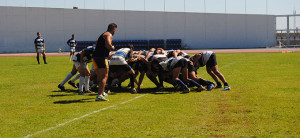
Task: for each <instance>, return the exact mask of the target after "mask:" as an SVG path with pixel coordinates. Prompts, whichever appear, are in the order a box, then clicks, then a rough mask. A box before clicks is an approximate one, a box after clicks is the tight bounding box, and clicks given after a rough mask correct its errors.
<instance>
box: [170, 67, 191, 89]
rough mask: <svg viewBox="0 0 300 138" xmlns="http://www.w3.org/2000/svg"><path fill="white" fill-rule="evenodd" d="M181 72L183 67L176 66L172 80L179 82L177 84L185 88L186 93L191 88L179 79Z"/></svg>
mask: <svg viewBox="0 0 300 138" xmlns="http://www.w3.org/2000/svg"><path fill="white" fill-rule="evenodd" d="M180 73H181V67H176V68H174V69H173V70H172V80H173V81H174V82H175V83H176V84H177V86H180V87H182V88H183V89H184V91H183V92H184V93H189V92H190V89H189V87H188V86H187V85H186V84H185V83H184V82H183V81H181V80H180V79H179V74H180ZM177 86H175V89H177Z"/></svg>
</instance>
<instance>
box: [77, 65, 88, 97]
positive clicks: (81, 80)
mask: <svg viewBox="0 0 300 138" xmlns="http://www.w3.org/2000/svg"><path fill="white" fill-rule="evenodd" d="M77 70H78V72H79V73H80V77H79V88H78V91H79V92H78V94H79V95H85V93H84V91H83V86H84V81H85V75H86V72H85V66H84V65H80V66H79V67H78V68H77Z"/></svg>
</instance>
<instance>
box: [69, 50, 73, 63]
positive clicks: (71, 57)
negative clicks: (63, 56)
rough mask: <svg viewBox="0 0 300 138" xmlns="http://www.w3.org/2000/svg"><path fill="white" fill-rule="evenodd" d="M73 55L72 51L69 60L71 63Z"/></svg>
mask: <svg viewBox="0 0 300 138" xmlns="http://www.w3.org/2000/svg"><path fill="white" fill-rule="evenodd" d="M72 55H73V52H72V50H71V51H70V57H69V60H70V61H71V59H72Z"/></svg>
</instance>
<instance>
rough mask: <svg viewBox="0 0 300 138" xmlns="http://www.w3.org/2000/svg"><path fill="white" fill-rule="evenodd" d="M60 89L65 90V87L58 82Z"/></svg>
mask: <svg viewBox="0 0 300 138" xmlns="http://www.w3.org/2000/svg"><path fill="white" fill-rule="evenodd" d="M57 87H58V88H59V89H60V90H61V91H66V89H65V87H64V86H61V85H60V84H58V86H57Z"/></svg>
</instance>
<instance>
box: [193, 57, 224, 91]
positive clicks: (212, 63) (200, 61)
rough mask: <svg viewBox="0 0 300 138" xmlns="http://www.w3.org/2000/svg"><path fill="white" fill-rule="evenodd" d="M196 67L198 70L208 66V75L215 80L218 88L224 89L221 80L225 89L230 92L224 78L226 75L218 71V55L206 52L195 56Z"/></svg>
mask: <svg viewBox="0 0 300 138" xmlns="http://www.w3.org/2000/svg"><path fill="white" fill-rule="evenodd" d="M193 61H194V66H195V68H196V69H198V68H199V67H203V66H206V71H207V73H208V74H209V75H210V76H211V77H212V78H213V79H214V80H215V82H216V83H217V86H216V88H222V87H223V86H222V84H221V82H220V81H219V79H220V80H221V81H222V82H223V84H224V89H222V90H230V87H229V85H228V83H227V81H226V79H225V77H224V75H223V74H222V73H221V72H220V71H219V70H218V63H217V57H216V54H215V53H214V52H213V51H204V52H202V53H199V54H196V55H194V56H193Z"/></svg>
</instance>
